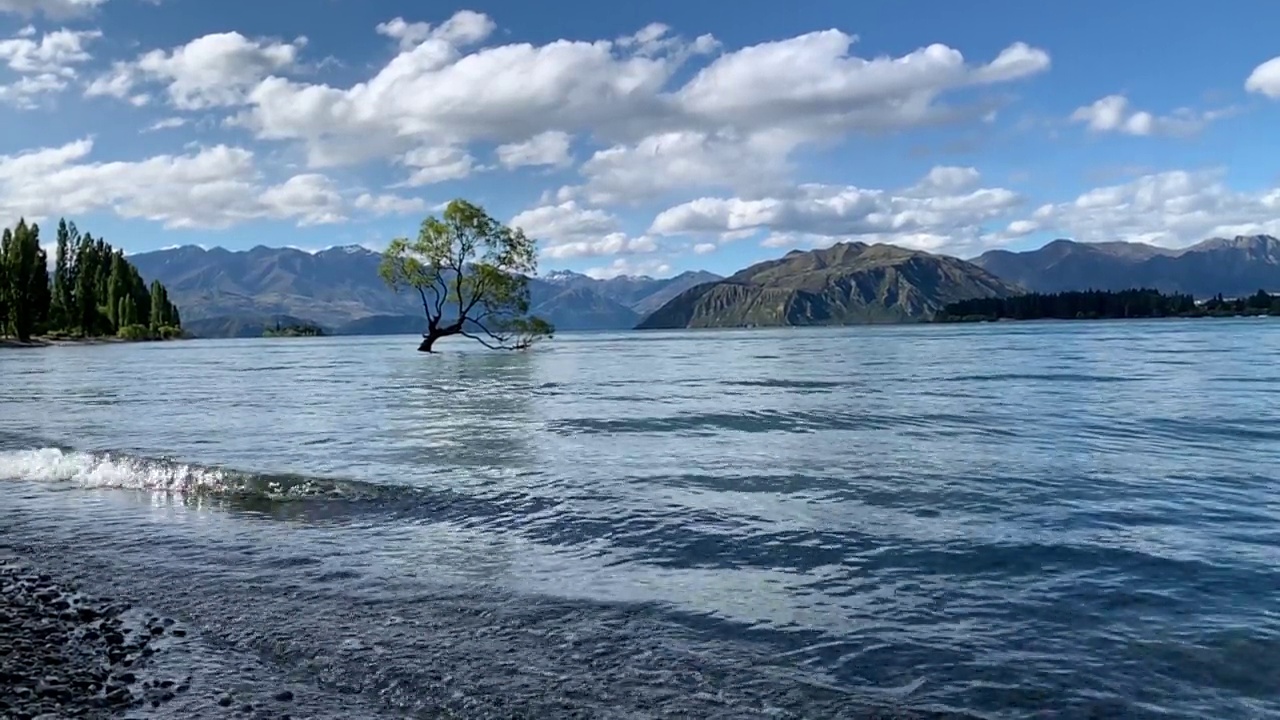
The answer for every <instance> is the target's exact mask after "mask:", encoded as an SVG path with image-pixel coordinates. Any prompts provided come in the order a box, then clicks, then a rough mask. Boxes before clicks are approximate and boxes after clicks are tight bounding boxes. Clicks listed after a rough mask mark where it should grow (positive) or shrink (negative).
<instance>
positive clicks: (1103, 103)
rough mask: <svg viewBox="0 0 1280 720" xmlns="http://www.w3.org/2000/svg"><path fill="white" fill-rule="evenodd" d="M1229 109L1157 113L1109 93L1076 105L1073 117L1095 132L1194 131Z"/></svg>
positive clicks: (1172, 132)
mask: <svg viewBox="0 0 1280 720" xmlns="http://www.w3.org/2000/svg"><path fill="white" fill-rule="evenodd" d="M1229 112H1230V111H1229V110H1211V111H1204V112H1197V111H1195V110H1192V109H1190V108H1178V109H1177V110H1174V111H1173V112H1172V113H1170V114H1168V115H1155V114H1152V113H1150V112H1147V111H1145V110H1137V109H1135V108H1134V107H1133V105H1132V104H1131V103H1130V102H1129V99H1128V98H1127V97H1125V96H1123V95H1108V96H1106V97H1104V98H1102V99H1100V100H1098V101H1096V102H1094V103H1093V104H1092V105H1085V106H1083V107H1080V108H1077V109H1076V111H1075V112H1073V113H1071V117H1070V120H1071V121H1072V122H1076V123H1083V124H1085V125H1086V126H1088V128H1089V129H1090V130H1092V131H1093V132H1099V133H1105V132H1114V133H1123V134H1125V135H1193V134H1195V133H1197V132H1200V131H1201V130H1203V129H1204V127H1205V126H1206V125H1208V124H1209V123H1210V122H1213V121H1214V120H1217V119H1219V118H1222V117H1224V116H1225V115H1227V114H1228V113H1229Z"/></svg>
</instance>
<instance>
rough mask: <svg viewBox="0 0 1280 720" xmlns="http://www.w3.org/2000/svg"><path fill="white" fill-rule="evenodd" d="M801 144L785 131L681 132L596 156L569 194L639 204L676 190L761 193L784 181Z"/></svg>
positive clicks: (584, 168) (651, 137) (655, 136)
mask: <svg viewBox="0 0 1280 720" xmlns="http://www.w3.org/2000/svg"><path fill="white" fill-rule="evenodd" d="M797 144H798V139H797V138H796V137H795V136H794V135H792V134H789V133H785V132H760V133H756V134H753V135H746V136H744V135H741V134H739V133H736V132H733V131H720V132H715V133H708V132H698V131H679V132H668V133H660V134H655V135H650V136H648V137H645V138H643V139H642V140H640V141H639V142H638V143H635V144H634V145H626V144H619V145H614V146H612V147H609V148H606V149H604V150H599V151H597V152H596V153H594V154H593V155H592V156H591V157H590V158H589V159H588V160H587V161H586V162H585V163H583V164H582V167H581V169H580V172H581V174H582V175H583V178H584V180H585V182H584V183H583V184H582V185H581V186H577V187H573V188H569V189H567V190H566V192H568V193H569V194H571V195H572V194H577V195H581V196H582V197H584V198H586V199H587V200H588V201H589V202H592V203H596V204H613V203H627V202H639V201H644V200H651V199H653V198H657V197H661V196H662V195H663V194H665V193H668V192H671V191H673V190H688V189H707V190H710V189H724V188H727V189H736V190H749V191H762V190H765V189H769V188H771V187H773V185H774V184H776V183H778V182H779V181H780V179H781V178H783V177H784V176H785V175H786V173H787V172H788V170H789V169H790V165H789V163H788V161H787V155H788V153H790V152H791V150H792V149H793V148H794V147H795V146H796V145H797Z"/></svg>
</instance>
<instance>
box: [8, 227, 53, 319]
mask: <svg viewBox="0 0 1280 720" xmlns="http://www.w3.org/2000/svg"><path fill="white" fill-rule="evenodd" d="M5 258H6V264H7V265H8V273H7V274H8V282H7V285H8V286H9V291H8V296H9V324H10V326H11V327H12V329H13V334H14V335H16V336H17V338H18V339H19V340H22V341H24V342H25V341H27V340H30V339H31V336H32V334H33V333H34V332H35V330H36V326H37V325H38V323H39V322H40V316H41V315H42V314H47V310H45V308H47V307H48V306H47V304H46V305H45V306H44V308H42V307H40V305H39V304H40V303H41V302H44V303H47V302H48V299H47V298H48V291H49V268H48V267H47V265H46V264H45V263H46V262H47V261H46V259H45V257H44V252H43V251H42V250H41V249H40V227H39V226H38V225H35V224H32V225H30V226H28V225H27V222H26V220H18V225H17V227H15V228H14V230H13V235H12V239H11V241H10V242H9V244H8V247H7V248H6V252H5Z"/></svg>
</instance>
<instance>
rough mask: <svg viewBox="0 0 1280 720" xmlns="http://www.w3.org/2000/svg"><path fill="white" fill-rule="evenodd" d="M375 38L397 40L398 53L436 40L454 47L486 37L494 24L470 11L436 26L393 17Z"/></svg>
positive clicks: (380, 28)
mask: <svg viewBox="0 0 1280 720" xmlns="http://www.w3.org/2000/svg"><path fill="white" fill-rule="evenodd" d="M375 29H376V30H377V32H378V34H379V35H386V36H387V37H389V38H392V39H394V40H397V41H399V43H400V50H401V51H402V52H405V51H409V50H412V49H413V48H415V47H417V46H419V45H421V44H422V43H424V42H426V41H427V40H431V39H437V40H440V41H442V42H445V43H448V44H450V45H452V46H454V47H465V46H467V45H474V44H475V43H478V42H481V41H483V40H484V39H485V38H487V37H489V35H491V34H492V33H493V31H494V30H496V29H497V25H495V24H494V22H493V20H491V19H489V17H488V16H487V15H484V14H482V13H478V12H474V11H471V10H462V11H459V12H457V13H455V14H454V15H453V17H451V18H449V19H448V20H446V21H445V22H444V23H442V24H441V25H440V26H439V27H433V26H432V25H431V23H425V22H412V23H411V22H407V21H406V20H405V19H404V18H401V17H397V18H394V19H392V20H388V21H387V22H384V23H378V25H377V27H376V28H375Z"/></svg>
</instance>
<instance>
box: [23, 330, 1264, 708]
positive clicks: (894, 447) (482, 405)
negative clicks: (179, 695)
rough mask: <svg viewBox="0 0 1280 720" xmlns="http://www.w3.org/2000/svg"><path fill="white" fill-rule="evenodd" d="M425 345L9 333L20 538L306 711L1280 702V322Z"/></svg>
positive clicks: (223, 675) (192, 659) (204, 663)
mask: <svg viewBox="0 0 1280 720" xmlns="http://www.w3.org/2000/svg"><path fill="white" fill-rule="evenodd" d="M414 347H415V343H414V340H413V338H300V339H277V340H246V341H189V342H181V343H165V344H154V345H120V346H98V347H67V348H50V349H44V350H38V351H18V350H15V351H6V352H3V353H0V377H2V378H3V384H4V399H3V401H0V482H3V483H4V484H5V487H4V488H3V492H2V494H0V533H2V535H3V539H2V540H0V544H11V545H14V546H18V547H21V548H23V549H24V551H25V552H28V553H36V554H38V555H39V556H40V557H42V558H44V560H43V562H44V563H45V564H47V565H48V566H50V567H51V568H56V569H58V570H59V571H61V572H63V573H67V574H71V575H72V576H74V577H76V578H77V579H78V580H79V581H80V582H81V583H82V584H84V585H85V586H87V587H88V588H90V589H94V590H97V591H99V592H105V593H109V594H113V595H115V596H118V597H124V598H128V599H130V600H132V601H134V602H136V603H139V604H142V605H145V606H147V607H150V608H155V609H156V610H157V611H160V612H165V613H170V614H173V615H175V616H176V617H179V618H180V619H182V620H183V621H184V622H186V623H189V624H190V625H191V627H193V628H195V632H194V633H193V637H192V640H191V642H189V643H188V644H187V645H186V647H185V649H184V650H182V652H185V653H187V654H188V656H189V657H187V661H188V662H189V663H190V664H191V665H192V666H193V667H195V668H196V670H197V674H202V675H203V676H204V678H205V680H206V682H207V684H209V685H210V686H219V685H230V684H235V683H239V682H253V681H255V678H256V677H271V678H289V679H290V680H291V681H292V682H297V683H300V684H302V685H305V686H306V687H309V688H312V689H313V690H314V693H313V694H311V695H309V696H307V697H306V698H301V697H300V700H299V703H300V704H302V706H301V707H300V708H299V709H298V711H297V712H296V714H295V716H299V717H310V716H317V717H318V716H321V715H322V714H323V713H324V712H328V711H334V712H337V711H336V710H333V709H334V708H338V707H341V712H340V713H338V714H337V715H336V716H341V717H433V716H435V714H436V713H438V712H441V711H452V712H454V713H456V714H457V716H460V717H523V716H528V717H734V718H737V717H744V718H746V717H777V718H786V717H836V716H844V717H857V716H859V713H862V714H867V713H871V712H873V711H883V710H885V709H893V710H894V711H898V712H902V713H906V712H907V711H909V710H914V711H917V712H919V713H920V714H921V716H929V715H927V713H937V716H938V717H949V716H952V715H954V716H957V717H983V718H1024V717H1025V718H1031V717H1037V718H1039V717H1064V718H1065V717H1108V718H1110V717H1125V718H1128V717H1137V718H1144V717H1153V718H1154V717H1162V718H1171V717H1173V718H1184V717H1185V718H1193V717H1194V718H1228V717H1231V718H1236V717H1239V718H1267V717H1280V486H1278V485H1277V468H1278V467H1280V462H1278V461H1280V403H1278V402H1277V401H1278V400H1280V363H1277V358H1278V357H1280V323H1275V322H1269V321H1265V320H1227V321H1218V320H1201V321H1166V322H1113V323H1056V324H1055V323H1031V324H1000V325H984V326H945V327H931V326H919V327H916V326H912V327H906V326H902V327H874V328H850V329H847V330H777V331H736V332H729V331H726V332H683V333H665V334H650V333H627V334H581V335H564V336H562V337H559V338H557V339H556V340H554V341H553V342H551V343H548V344H546V345H545V346H543V347H540V348H539V349H537V350H536V351H534V352H531V353H525V354H494V353H489V352H487V351H482V350H479V349H475V348H472V347H471V346H469V345H466V344H464V343H449V344H445V345H443V346H442V348H441V349H442V350H443V351H444V352H443V353H442V354H440V355H438V356H431V357H426V356H423V355H421V354H419V353H416V352H414ZM247 675H253V677H248V676H247ZM306 703H312V704H311V705H306ZM203 711H204V710H203V709H202V708H200V707H197V706H196V705H192V706H190V707H188V708H186V709H185V710H183V711H182V712H183V714H182V715H181V716H184V717H194V716H198V715H199V713H200V712H203ZM166 712H175V713H176V712H178V711H177V710H167V711H166ZM210 712H212V710H210ZM175 716H176V715H175ZM211 716H212V715H211ZM867 716H871V715H867ZM906 716H909V715H906Z"/></svg>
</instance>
